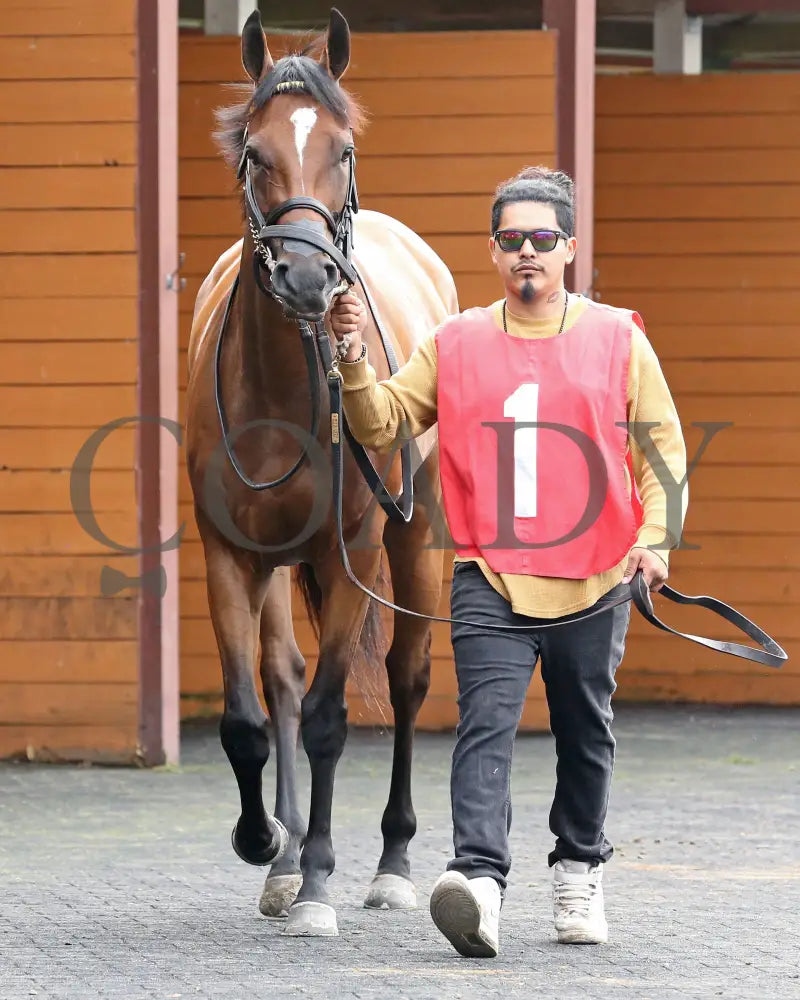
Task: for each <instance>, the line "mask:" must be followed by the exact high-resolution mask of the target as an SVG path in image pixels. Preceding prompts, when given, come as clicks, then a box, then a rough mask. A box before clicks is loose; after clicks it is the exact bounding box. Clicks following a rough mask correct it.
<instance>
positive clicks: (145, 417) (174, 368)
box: [137, 0, 180, 765]
mask: <svg viewBox="0 0 800 1000" xmlns="http://www.w3.org/2000/svg"><path fill="white" fill-rule="evenodd" d="M138 62H139V90H138V99H139V116H138V117H139V143H138V145H139V149H138V177H137V208H138V213H137V252H138V265H139V266H138V274H139V386H138V404H139V416H140V418H141V419H140V421H139V423H138V424H137V461H138V500H139V543H140V545H141V547H142V550H143V551H142V552H141V554H140V556H139V571H140V577H141V579H142V580H145V579H147V578H150V579H156V580H158V579H160V578H161V577H162V575H166V583H167V589H166V593H165V594H164V595H162V594H161V593H160V589H159V587H158V586H155V587H153V586H145V585H144V584H142V585H141V586H140V589H139V593H138V600H139V604H138V611H139V616H138V618H139V753H140V756H141V759H142V762H143V763H145V764H148V765H153V764H163V763H165V762H170V763H172V762H177V760H178V755H179V726H180V704H179V698H180V693H179V679H178V678H179V662H178V631H179V624H180V622H179V614H178V587H179V580H178V553H177V549H176V548H175V547H172V548H169V547H167V548H166V550H165V542H167V540H168V539H169V538H170V537H171V536H173V535H174V534H175V530H176V524H177V518H178V443H177V441H176V440H175V434H176V433H177V432H176V430H175V428H174V427H173V432H172V433H170V431H169V430H167V429H164V427H163V426H162V424H161V421H163V420H165V419H166V420H171V421H174V422H176V421H177V419H178V297H177V295H176V294H175V292H176V290H177V286H176V281H177V275H176V269H177V266H178V246H177V241H178V148H177V140H176V136H177V131H178V129H177V125H178V2H177V0H160V2H159V3H158V4H155V3H140V4H139V15H138Z"/></svg>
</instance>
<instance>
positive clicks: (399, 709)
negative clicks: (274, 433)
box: [364, 505, 442, 910]
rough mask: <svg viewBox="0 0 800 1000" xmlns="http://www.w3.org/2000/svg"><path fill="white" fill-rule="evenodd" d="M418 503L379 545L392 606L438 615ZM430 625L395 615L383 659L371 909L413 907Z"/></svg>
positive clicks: (431, 556)
mask: <svg viewBox="0 0 800 1000" xmlns="http://www.w3.org/2000/svg"><path fill="white" fill-rule="evenodd" d="M424 513H425V512H424V508H422V507H421V506H420V505H417V508H416V511H415V513H414V516H413V517H412V519H411V523H410V524H408V525H403V524H396V523H394V522H391V521H389V522H387V523H386V527H385V529H384V536H383V538H384V544H385V545H386V551H387V554H388V556H389V566H390V568H391V573H392V590H393V592H394V601H395V604H398V605H400V607H405V608H408V609H409V610H411V611H418V612H420V613H421V614H425V615H435V614H437V608H438V605H439V597H440V596H441V590H442V550H441V548H439V547H438V546H437V547H431V548H426V546H427V545H429V544H430V543H431V539H432V534H431V531H430V528H429V526H428V522H427V520H426V519H425V516H424ZM430 663H431V660H430V623H429V622H427V621H425V620H424V619H421V618H412V617H410V616H409V615H402V614H395V618H394V637H393V639H392V645H391V647H390V649H389V653H388V655H387V657H386V669H387V672H388V675H389V691H390V695H391V701H392V709H393V711H394V724H395V729H394V759H393V761H392V781H391V786H390V789H389V799H388V802H387V804H386V809H385V811H384V813H383V820H382V822H381V832H382V833H383V854H382V855H381V859H380V861H379V863H378V872H377V874H376V876H375V878H374V879H373V880H372V884H371V885H370V888H369V891H368V893H367V897H366V899H365V901H364V905H365V906H368V907H370V908H375V909H393V910H394V909H405V908H408V907H413V906H416V895H417V894H416V889H415V888H414V884H413V882H412V881H411V866H410V864H409V860H408V844H409V841H410V840H411V838H412V837H413V836H414V834H415V833H416V830H417V817H416V815H415V814H414V807H413V805H412V802H411V753H412V745H413V741H414V726H415V723H416V719H417V713H418V712H419V708H420V705H421V704H422V702H423V701H424V699H425V695H426V694H427V692H428V684H429V681H430Z"/></svg>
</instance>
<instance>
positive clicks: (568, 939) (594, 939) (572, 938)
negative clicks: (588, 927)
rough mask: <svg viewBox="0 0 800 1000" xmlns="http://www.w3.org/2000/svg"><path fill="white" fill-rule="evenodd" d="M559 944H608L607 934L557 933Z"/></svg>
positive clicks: (584, 932) (576, 931)
mask: <svg viewBox="0 0 800 1000" xmlns="http://www.w3.org/2000/svg"><path fill="white" fill-rule="evenodd" d="M558 943H559V944H608V932H607V931H606V933H605V934H604V935H603V934H587V932H586V931H580V930H574V931H558Z"/></svg>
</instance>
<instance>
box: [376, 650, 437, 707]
mask: <svg viewBox="0 0 800 1000" xmlns="http://www.w3.org/2000/svg"><path fill="white" fill-rule="evenodd" d="M386 668H387V673H388V675H389V698H390V700H391V703H392V708H393V709H394V710H395V711H398V710H400V711H402V710H404V709H414V710H416V709H418V708H419V706H420V705H421V704H422V702H423V701H424V700H425V696H426V695H427V693H428V688H429V687H430V683H431V656H430V640H428V642H427V643H426V647H425V649H424V651H423V653H422V655H421V656H417V657H409V656H400V655H397V654H395V655H393V654H392V651H391V650H390V651H389V654H388V656H387V657H386Z"/></svg>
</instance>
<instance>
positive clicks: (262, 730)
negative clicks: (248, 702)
mask: <svg viewBox="0 0 800 1000" xmlns="http://www.w3.org/2000/svg"><path fill="white" fill-rule="evenodd" d="M219 737H220V742H221V743H222V747H223V749H224V751H225V753H226V754H227V755H228V760H229V761H230V762H231V764H233V765H234V767H235V766H237V765H241V766H252V767H257V768H259V769H261V768H263V766H264V765H265V764H266V763H267V760H268V759H269V736H268V734H267V720H266V718H262V719H260V720H259V719H253V718H250V717H248V716H244V715H241V714H239V713H235V712H231V711H226V712H225V714H224V715H223V716H222V718H221V719H220V723H219Z"/></svg>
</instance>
